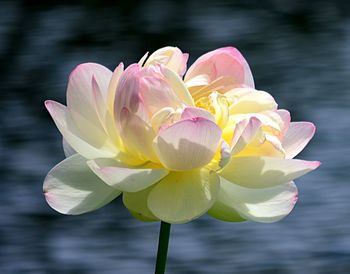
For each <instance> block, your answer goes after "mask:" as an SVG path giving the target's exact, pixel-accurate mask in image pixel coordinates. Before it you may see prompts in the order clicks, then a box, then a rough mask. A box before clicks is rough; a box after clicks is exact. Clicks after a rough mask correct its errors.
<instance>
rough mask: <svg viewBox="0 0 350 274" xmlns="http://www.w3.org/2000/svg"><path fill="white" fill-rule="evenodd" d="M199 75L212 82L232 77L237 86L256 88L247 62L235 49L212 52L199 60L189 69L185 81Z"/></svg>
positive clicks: (221, 49) (227, 48)
mask: <svg viewBox="0 0 350 274" xmlns="http://www.w3.org/2000/svg"><path fill="white" fill-rule="evenodd" d="M198 75H207V76H208V77H209V78H210V81H214V80H216V79H218V78H220V77H226V76H228V77H232V78H233V79H234V80H235V84H236V85H245V86H248V87H253V88H254V80H253V76H252V73H251V71H250V68H249V65H248V63H247V61H246V60H245V59H244V57H243V56H242V54H241V53H240V52H239V51H238V50H237V49H235V48H233V47H226V48H220V49H217V50H214V51H210V52H208V53H206V54H204V55H202V56H201V57H199V58H198V59H197V61H196V62H194V63H193V65H192V66H191V67H190V68H189V69H188V71H187V74H186V77H185V81H188V80H190V79H192V78H194V77H197V76H198Z"/></svg>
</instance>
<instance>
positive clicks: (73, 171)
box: [43, 154, 120, 215]
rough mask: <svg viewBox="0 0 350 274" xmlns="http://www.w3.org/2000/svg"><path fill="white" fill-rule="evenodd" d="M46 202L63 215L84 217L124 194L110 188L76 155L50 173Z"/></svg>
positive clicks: (45, 185) (45, 190) (83, 159)
mask: <svg viewBox="0 0 350 274" xmlns="http://www.w3.org/2000/svg"><path fill="white" fill-rule="evenodd" d="M43 191H44V194H45V198H46V201H47V202H48V204H49V205H50V206H51V207H52V208H53V209H55V210H57V211H58V212H60V213H63V214H73V215H77V214H82V213H86V212H89V211H93V210H95V209H98V208H100V207H102V206H104V205H106V204H107V203H109V202H111V201H112V200H113V199H114V198H116V197H117V196H118V195H119V194H120V191H118V190H115V189H114V188H112V187H110V186H108V185H106V184H105V183H104V182H103V181H101V180H100V179H99V178H98V177H97V176H96V175H95V174H94V173H93V172H92V171H91V170H90V168H89V167H88V166H87V164H86V159H85V158H83V157H81V156H80V155H78V154H76V155H73V156H71V157H69V158H67V159H65V160H63V161H62V162H61V163H59V164H58V165H56V166H55V167H54V168H53V169H51V170H50V172H49V173H48V175H47V176H46V178H45V181H44V187H43Z"/></svg>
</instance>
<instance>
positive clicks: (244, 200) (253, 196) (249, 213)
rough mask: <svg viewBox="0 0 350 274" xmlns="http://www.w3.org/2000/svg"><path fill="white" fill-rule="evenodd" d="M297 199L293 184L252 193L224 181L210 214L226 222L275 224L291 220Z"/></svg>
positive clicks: (250, 190) (248, 189)
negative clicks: (287, 217) (290, 215)
mask: <svg viewBox="0 0 350 274" xmlns="http://www.w3.org/2000/svg"><path fill="white" fill-rule="evenodd" d="M297 199H298V190H297V188H296V186H295V184H294V183H293V182H287V183H284V184H282V185H279V186H275V187H271V188H263V189H251V188H245V187H241V186H239V185H236V184H234V183H232V182H229V181H227V180H225V179H223V178H221V180H220V191H219V194H218V196H217V200H216V202H215V204H214V205H213V207H212V208H211V210H210V211H209V212H208V213H209V215H211V216H213V217H216V218H217V217H219V218H218V219H220V220H223V221H240V220H244V219H248V220H252V221H255V222H261V223H272V222H277V221H279V220H281V219H282V218H284V217H285V216H287V215H288V214H289V213H290V212H291V211H292V210H293V208H294V205H295V203H296V202H297ZM239 216H241V218H239Z"/></svg>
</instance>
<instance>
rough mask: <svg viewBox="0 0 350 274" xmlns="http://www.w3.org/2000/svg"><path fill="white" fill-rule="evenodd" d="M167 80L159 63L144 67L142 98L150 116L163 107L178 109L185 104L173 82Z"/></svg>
mask: <svg viewBox="0 0 350 274" xmlns="http://www.w3.org/2000/svg"><path fill="white" fill-rule="evenodd" d="M167 80H168V79H166V78H165V76H164V75H163V73H162V70H161V66H159V65H158V66H150V67H147V68H144V69H143V71H142V76H141V80H140V83H141V86H140V98H141V99H142V101H143V103H144V106H145V108H146V109H147V111H148V113H149V115H150V116H151V115H153V114H154V113H156V112H157V111H159V110H160V109H162V108H165V107H172V108H174V109H176V108H178V107H181V106H182V104H183V103H182V102H181V99H180V98H179V97H178V96H177V94H176V93H175V89H174V88H173V87H172V86H171V82H169V81H167ZM175 87H176V86H175Z"/></svg>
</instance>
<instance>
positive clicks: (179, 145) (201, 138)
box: [154, 117, 221, 170]
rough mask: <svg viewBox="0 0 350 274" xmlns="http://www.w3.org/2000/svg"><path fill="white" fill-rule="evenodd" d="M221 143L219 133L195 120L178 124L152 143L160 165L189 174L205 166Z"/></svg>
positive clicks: (160, 133) (210, 123) (165, 130)
mask: <svg viewBox="0 0 350 274" xmlns="http://www.w3.org/2000/svg"><path fill="white" fill-rule="evenodd" d="M220 140H221V129H220V128H219V127H218V126H217V125H216V124H215V123H213V122H212V121H209V120H207V119H205V118H201V117H197V118H193V119H188V120H182V121H179V122H177V123H175V124H173V125H171V126H170V127H168V128H166V129H164V130H161V131H160V132H159V135H158V136H157V137H156V138H155V140H154V149H155V152H156V154H157V156H158V158H159V160H160V161H161V163H162V164H163V165H164V166H165V167H167V168H168V169H171V170H191V169H194V168H198V167H202V166H204V165H206V164H208V163H209V162H210V161H211V159H212V158H213V157H214V155H215V152H216V150H217V148H218V145H219V142H220Z"/></svg>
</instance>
